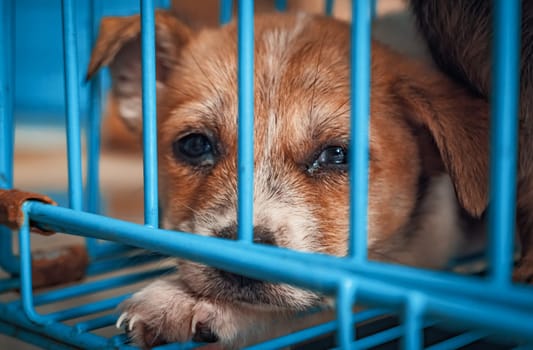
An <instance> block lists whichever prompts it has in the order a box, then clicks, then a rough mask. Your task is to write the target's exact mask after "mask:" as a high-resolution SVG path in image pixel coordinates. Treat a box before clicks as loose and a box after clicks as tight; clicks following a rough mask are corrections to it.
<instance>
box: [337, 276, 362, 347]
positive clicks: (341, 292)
mask: <svg viewBox="0 0 533 350" xmlns="http://www.w3.org/2000/svg"><path fill="white" fill-rule="evenodd" d="M355 291H356V286H355V284H354V283H353V281H351V280H345V281H342V282H341V283H339V286H338V289H337V300H336V304H337V322H338V324H337V327H338V329H337V346H338V348H340V349H356V348H357V342H355V343H354V339H355V333H354V326H353V311H352V306H353V304H354V302H355V301H354V297H355Z"/></svg>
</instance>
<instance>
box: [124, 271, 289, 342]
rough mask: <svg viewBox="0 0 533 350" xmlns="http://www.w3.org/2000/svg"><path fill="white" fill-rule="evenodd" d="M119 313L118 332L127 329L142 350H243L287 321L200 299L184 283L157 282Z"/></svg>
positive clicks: (276, 313)
mask: <svg viewBox="0 0 533 350" xmlns="http://www.w3.org/2000/svg"><path fill="white" fill-rule="evenodd" d="M120 309H121V311H122V314H121V316H120V317H119V319H118V321H117V326H119V327H120V326H122V325H124V326H125V327H126V330H127V331H128V333H129V335H130V336H131V337H132V339H133V340H134V342H135V343H136V344H138V345H140V346H142V347H143V348H151V347H154V346H157V345H162V344H166V343H172V342H177V341H179V342H185V341H188V340H191V339H192V340H195V341H199V342H218V343H219V344H220V347H221V348H224V349H233V348H239V347H241V346H243V345H244V344H249V343H253V342H255V341H257V340H259V338H261V335H263V336H264V333H265V331H266V329H267V328H269V327H271V323H272V320H273V319H276V318H278V317H282V316H286V315H285V313H283V312H279V311H270V310H269V311H266V310H258V309H257V308H256V307H254V306H252V305H241V304H233V303H232V304H229V303H224V302H219V301H217V302H211V301H209V300H206V299H203V298H198V297H196V296H195V295H194V294H193V293H191V292H190V291H189V289H188V287H187V286H186V285H185V284H184V283H183V282H181V281H179V280H172V281H168V280H158V281H155V282H153V283H152V284H150V285H148V286H146V287H145V288H143V289H141V290H140V291H139V292H137V293H135V294H134V295H133V296H132V297H131V298H130V299H128V300H126V301H124V302H123V303H122V304H121V305H120ZM283 318H285V317H283Z"/></svg>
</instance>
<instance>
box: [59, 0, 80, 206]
mask: <svg viewBox="0 0 533 350" xmlns="http://www.w3.org/2000/svg"><path fill="white" fill-rule="evenodd" d="M74 3H75V2H74V1H72V0H62V16H63V58H64V61H65V62H64V64H65V107H66V117H67V158H68V193H69V205H70V207H71V208H72V209H74V210H82V207H83V183H82V181H83V180H82V171H81V131H80V112H79V108H80V103H79V100H80V98H79V97H80V94H79V84H78V43H77V37H78V36H77V28H76V22H75V17H74V16H75V13H74Z"/></svg>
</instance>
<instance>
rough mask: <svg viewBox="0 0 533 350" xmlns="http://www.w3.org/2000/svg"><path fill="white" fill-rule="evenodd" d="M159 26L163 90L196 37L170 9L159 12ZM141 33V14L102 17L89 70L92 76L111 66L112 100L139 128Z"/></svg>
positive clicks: (158, 71) (159, 82)
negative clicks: (188, 45)
mask: <svg viewBox="0 0 533 350" xmlns="http://www.w3.org/2000/svg"><path fill="white" fill-rule="evenodd" d="M155 27H156V28H155V32H156V34H155V35H156V38H155V40H156V79H157V83H156V85H157V89H158V92H159V91H160V90H161V89H164V88H165V83H166V79H167V77H168V72H169V70H171V69H172V67H173V66H174V65H175V64H177V60H178V59H179V56H180V50H181V49H182V48H183V46H185V45H186V44H187V42H188V41H189V40H190V38H191V37H192V31H191V30H190V29H189V28H188V27H187V26H186V25H184V24H183V23H181V22H180V21H179V20H178V19H176V18H175V17H174V15H172V14H171V13H170V12H167V11H157V12H156V13H155ZM140 32H141V22H140V16H139V15H136V16H130V17H106V18H104V19H102V22H101V24H100V32H99V35H98V39H97V41H96V44H95V46H94V48H93V52H92V55H91V61H90V63H89V68H88V71H87V79H90V78H91V77H92V76H93V75H94V74H95V73H96V72H97V71H98V70H99V69H100V68H102V67H103V66H109V68H110V71H111V78H112V82H113V85H112V101H113V102H115V103H116V104H117V107H118V112H119V114H120V117H121V118H122V119H123V120H124V121H125V122H126V123H127V125H128V126H129V127H130V128H132V129H136V130H140V129H141V125H142V104H141V91H142V89H141V40H140Z"/></svg>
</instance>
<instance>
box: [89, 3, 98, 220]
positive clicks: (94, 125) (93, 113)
mask: <svg viewBox="0 0 533 350" xmlns="http://www.w3.org/2000/svg"><path fill="white" fill-rule="evenodd" d="M99 16H100V1H99V0H93V1H90V2H89V23H90V28H89V43H90V47H93V45H94V43H95V42H96V36H97V33H98V19H99ZM101 97H102V76H101V74H100V72H98V73H97V74H96V75H95V76H94V78H93V79H92V80H91V83H90V90H89V116H88V118H87V128H86V137H87V186H86V188H87V210H88V211H89V212H91V213H98V212H99V211H100V124H101V120H100V116H101V113H102V102H101Z"/></svg>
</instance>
